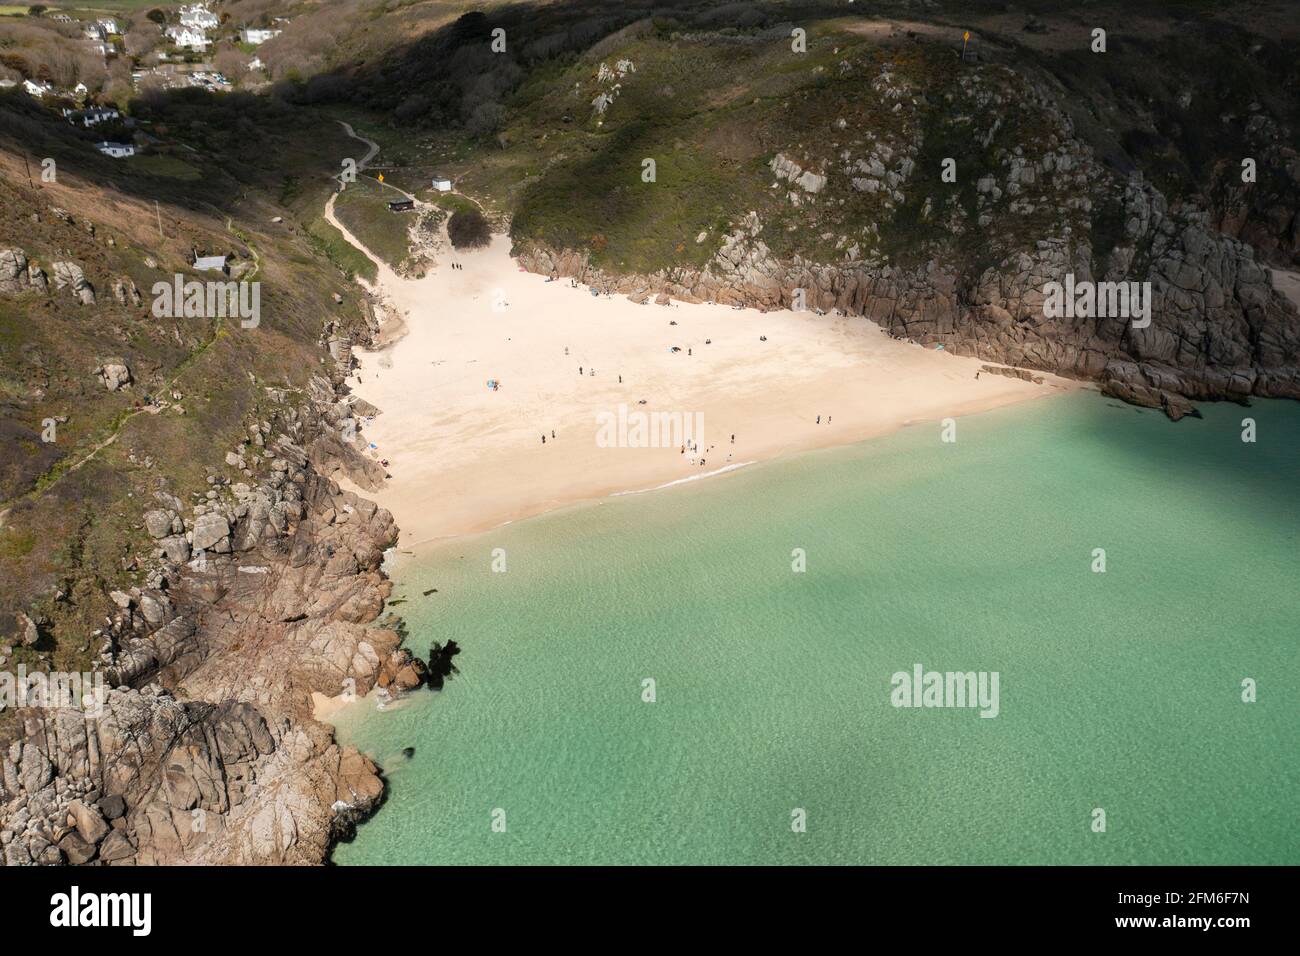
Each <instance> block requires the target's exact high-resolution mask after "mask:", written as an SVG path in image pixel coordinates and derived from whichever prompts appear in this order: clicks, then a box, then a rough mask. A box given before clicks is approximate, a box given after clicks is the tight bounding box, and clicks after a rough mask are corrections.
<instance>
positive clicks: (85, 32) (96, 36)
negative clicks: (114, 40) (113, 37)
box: [81, 23, 106, 40]
mask: <svg viewBox="0 0 1300 956" xmlns="http://www.w3.org/2000/svg"><path fill="white" fill-rule="evenodd" d="M81 35H82V36H84V37H85V38H86V39H87V40H103V39H105V36H106V35H105V33H104V28H103V27H101V26H100V25H99V24H98V23H87V24H86V25H85V26H84V27H82V28H81Z"/></svg>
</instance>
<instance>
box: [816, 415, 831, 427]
mask: <svg viewBox="0 0 1300 956" xmlns="http://www.w3.org/2000/svg"><path fill="white" fill-rule="evenodd" d="M821 423H822V417H821V416H820V415H818V416H817V424H818V425H820V424H821ZM830 423H831V417H830V416H829V415H827V416H826V424H827V425H829V424H830Z"/></svg>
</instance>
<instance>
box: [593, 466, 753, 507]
mask: <svg viewBox="0 0 1300 956" xmlns="http://www.w3.org/2000/svg"><path fill="white" fill-rule="evenodd" d="M757 464H758V461H757V460H755V461H738V462H735V463H734V464H730V465H724V466H723V467H721V468H719V469H717V470H716V471H706V472H704V473H703V474H701V475H687V476H686V477H685V478H678V479H676V480H675V481H669V482H665V483H664V484H662V485H655V486H654V487H653V488H638V489H636V490H634V491H615V492H611V493H610V495H609V497H610V498H621V497H622V496H623V495H644V494H646V493H647V492H650V491H659V490H660V489H662V488H671V487H672V486H673V485H684V484H686V482H688V481H699V480H700V479H701V478H712V477H713V476H714V475H721V474H724V473H726V472H728V471H735V470H736V469H737V468H744V467H745V466H746V465H757Z"/></svg>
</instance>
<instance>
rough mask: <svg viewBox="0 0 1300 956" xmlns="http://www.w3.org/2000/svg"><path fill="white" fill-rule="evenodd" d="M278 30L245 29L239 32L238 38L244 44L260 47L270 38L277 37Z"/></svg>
mask: <svg viewBox="0 0 1300 956" xmlns="http://www.w3.org/2000/svg"><path fill="white" fill-rule="evenodd" d="M280 33H281V31H280V30H259V29H256V28H245V29H243V30H241V31H239V38H240V39H241V40H243V41H244V42H245V43H251V44H252V45H253V46H260V45H261V44H263V43H265V42H266V41H267V40H269V39H271V37H278V36H279V35H280Z"/></svg>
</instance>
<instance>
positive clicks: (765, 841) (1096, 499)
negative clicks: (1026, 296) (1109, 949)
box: [335, 393, 1300, 864]
mask: <svg viewBox="0 0 1300 956" xmlns="http://www.w3.org/2000/svg"><path fill="white" fill-rule="evenodd" d="M1203 411H1204V414H1205V415H1206V420H1205V421H1196V420H1190V419H1189V420H1184V421H1183V422H1180V423H1178V424H1176V425H1175V424H1172V423H1170V422H1168V421H1167V420H1165V418H1164V417H1163V416H1162V415H1159V414H1157V413H1155V412H1150V411H1146V412H1140V411H1138V410H1136V409H1133V408H1129V407H1124V406H1118V405H1117V404H1115V403H1113V402H1109V401H1107V400H1105V399H1102V398H1099V397H1098V396H1096V395H1095V394H1091V393H1087V394H1079V395H1072V396H1067V397H1063V398H1060V399H1055V400H1051V401H1047V402H1040V403H1035V404H1033V405H1031V406H1022V407H1019V408H1015V409H1010V410H1006V411H1001V412H995V413H992V414H988V415H982V416H977V417H972V418H967V419H962V420H961V421H960V422H959V424H958V441H957V442H956V444H951V445H946V444H942V443H941V442H940V441H939V426H938V425H937V424H935V425H928V424H927V425H921V426H917V427H915V428H911V429H907V430H905V431H903V432H901V433H899V434H897V435H894V436H891V437H889V438H885V439H881V440H877V441H872V442H868V443H865V444H862V445H858V446H854V447H852V448H847V449H838V450H835V451H830V452H820V453H815V454H809V455H804V456H800V457H797V458H792V459H788V460H785V461H780V462H773V463H768V464H763V465H755V466H752V467H750V468H746V469H743V470H741V471H739V472H736V473H733V474H731V475H729V476H726V477H722V478H717V479H712V480H707V481H701V482H695V483H691V484H689V485H685V486H679V487H676V488H672V489H668V490H664V491H659V492H655V493H652V494H647V495H639V496H628V497H622V498H617V499H608V500H606V501H604V502H602V503H600V504H598V505H587V506H582V507H578V508H572V509H569V510H567V511H564V512H558V513H555V514H551V515H548V516H544V517H542V518H539V519H535V520H531V521H527V522H523V523H520V524H517V525H512V526H509V527H506V528H502V529H500V530H498V531H495V532H491V533H489V534H486V535H483V536H479V537H475V538H467V539H462V540H460V541H457V542H455V543H453V544H451V545H449V546H446V547H444V548H442V549H441V550H439V551H437V552H435V553H433V554H431V555H429V556H427V557H422V558H421V559H420V561H419V563H418V564H416V565H410V566H406V567H403V568H401V569H400V570H399V571H398V573H397V576H396V577H397V581H398V588H397V591H396V594H395V596H396V597H405V598H406V599H407V603H405V604H402V605H399V607H398V610H399V611H401V612H402V613H404V615H405V616H406V618H407V622H408V625H409V627H410V632H411V637H410V640H409V644H410V645H411V646H412V647H413V648H414V649H415V650H416V651H417V652H418V653H423V652H424V651H425V649H426V648H427V647H428V645H429V643H430V640H431V639H436V640H439V641H445V640H447V639H449V638H450V639H454V640H456V641H457V642H458V643H459V644H460V645H461V647H462V648H463V652H462V653H461V655H460V656H459V657H458V658H457V663H458V666H459V668H460V672H461V673H460V675H459V676H457V677H455V678H453V679H452V680H451V681H450V682H449V683H448V684H447V687H446V689H445V690H444V691H442V692H441V693H438V694H433V693H429V692H421V693H420V694H417V695H416V696H415V697H413V698H412V699H411V700H409V701H407V702H406V703H405V704H404V705H402V706H401V707H400V708H398V709H394V710H389V711H386V712H378V711H376V710H375V708H374V704H373V702H371V701H363V702H360V703H358V704H357V705H355V706H354V707H352V708H350V709H349V710H347V711H345V712H344V713H343V714H342V716H341V717H340V718H339V721H338V725H339V730H340V733H341V736H342V737H343V738H344V739H345V740H348V741H350V742H353V743H355V744H357V745H358V746H360V747H361V748H362V749H363V750H366V751H367V752H369V753H371V754H372V755H373V756H374V757H375V758H376V759H378V760H379V761H380V762H381V763H382V764H383V765H384V766H385V767H386V769H387V770H388V773H389V783H390V787H391V793H390V797H389V799H388V802H387V803H386V804H385V806H384V807H383V808H382V809H381V810H380V812H379V813H378V814H377V815H376V816H375V817H374V818H373V819H372V820H371V821H370V822H368V823H366V824H365V825H364V826H362V827H361V829H360V832H359V834H358V836H357V839H356V840H355V841H354V842H353V843H351V844H347V845H344V846H341V847H339V848H338V850H337V851H336V853H335V860H336V861H337V862H340V863H345V864H362V863H883V864H919V863H1207V864H1208V863H1214V864H1237V863H1273V864H1281V863H1288V864H1296V863H1300V827H1297V805H1298V803H1300V801H1298V800H1297V797H1298V795H1300V735H1298V732H1300V721H1298V720H1297V717H1298V716H1300V624H1298V623H1297V622H1298V621H1300V614H1298V613H1297V612H1298V611H1300V587H1297V582H1298V580H1300V573H1298V572H1300V552H1298V548H1300V504H1298V503H1297V477H1298V476H1300V405H1295V404H1285V403H1257V404H1256V405H1255V407H1254V408H1251V409H1249V410H1246V409H1242V408H1239V407H1237V406H1231V405H1208V406H1203ZM1245 416H1251V417H1253V418H1254V419H1256V421H1257V422H1258V423H1259V440H1258V442H1256V443H1255V444H1244V443H1243V442H1242V441H1241V440H1240V431H1241V426H1240V422H1241V419H1242V418H1243V417H1245ZM494 548H504V549H505V551H506V561H507V568H508V570H507V571H506V572H505V573H493V572H492V570H491V563H492V554H491V552H492V549H494ZM794 548H803V549H805V551H806V553H807V571H806V572H805V573H793V572H792V570H791V560H792V558H791V552H792V549H794ZM1094 548H1104V549H1105V551H1106V564H1107V570H1106V573H1104V574H1098V573H1093V571H1092V570H1091V566H1092V563H1093V554H1092V553H1093V549H1094ZM433 587H436V588H438V589H439V592H438V593H437V594H432V595H430V596H428V597H423V596H422V595H421V592H422V591H423V590H425V589H428V588H433ZM916 663H920V664H923V665H924V666H925V668H927V669H933V670H939V671H997V672H998V673H999V675H1000V700H999V704H1000V713H999V715H998V716H997V717H996V718H995V719H981V718H980V717H979V716H978V714H977V712H976V711H975V710H971V709H957V708H953V709H903V708H895V707H893V706H892V705H891V703H890V690H891V684H890V678H891V675H892V674H894V673H895V672H896V671H909V672H910V671H911V669H912V666H913V665H914V664H916ZM1247 677H1249V678H1253V679H1255V680H1256V681H1257V682H1258V701H1257V702H1256V703H1251V704H1247V703H1243V702H1242V701H1241V681H1242V679H1243V678H1247ZM646 678H652V679H653V680H654V681H655V690H656V696H657V700H656V702H654V703H646V702H643V700H642V686H643V685H642V681H643V680H644V679H646ZM407 746H414V747H415V748H416V753H415V756H414V758H413V759H411V760H410V761H404V760H403V759H402V758H401V757H400V751H401V749H402V748H403V747H407ZM795 808H801V809H803V810H804V811H806V820H807V828H806V832H802V833H796V832H793V830H792V826H791V821H792V811H793V810H794V809H795ZM1094 808H1102V809H1104V811H1105V813H1106V832H1105V833H1094V832H1092V830H1091V823H1092V820H1093V810H1094ZM497 810H501V811H504V821H505V832H494V829H493V826H492V824H493V820H494V817H493V813H494V811H497ZM496 819H497V820H498V822H499V821H500V820H501V815H500V814H497V817H496Z"/></svg>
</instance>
